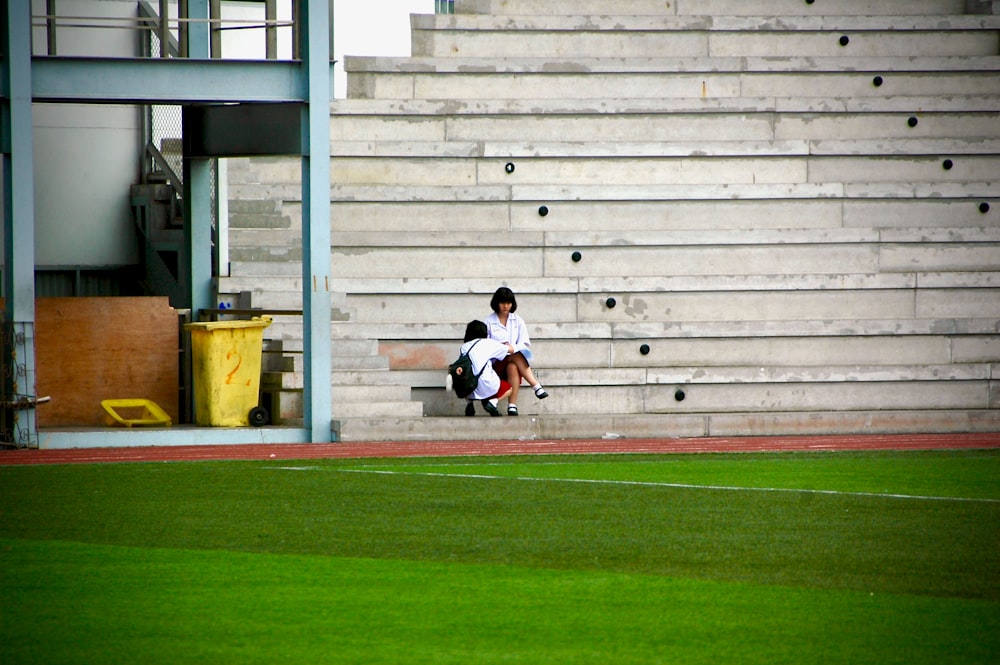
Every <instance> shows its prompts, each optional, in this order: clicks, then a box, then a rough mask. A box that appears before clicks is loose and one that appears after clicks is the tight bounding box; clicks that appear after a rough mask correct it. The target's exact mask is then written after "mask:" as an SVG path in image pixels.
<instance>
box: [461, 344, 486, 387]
mask: <svg viewBox="0 0 1000 665" xmlns="http://www.w3.org/2000/svg"><path fill="white" fill-rule="evenodd" d="M483 339H485V338H483V337H480V338H479V339H477V340H476V341H475V342H473V343H472V346H470V347H469V350H468V351H466V352H465V355H467V356H469V364H470V365H472V356H471V355H470V354H471V353H472V349H474V348H476V344H479V343H480V342H481V341H483ZM489 362H490V361H489V360H487V361H486V362H485V363H483V366H482V367H481V368H479V371H478V372H476V378H477V379H478V378H479V377H480V376H482V374H483V372H485V371H486V365H488V364H489ZM472 369H473V371H475V369H476V367H475V365H473V367H472Z"/></svg>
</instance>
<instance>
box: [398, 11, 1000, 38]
mask: <svg viewBox="0 0 1000 665" xmlns="http://www.w3.org/2000/svg"><path fill="white" fill-rule="evenodd" d="M609 9H611V11H605V12H601V14H588V15H579V14H576V15H566V14H563V15H537V14H535V15H521V16H513V15H510V14H507V15H502V16H495V15H488V14H487V15H472V14H414V15H411V17H410V27H411V28H413V29H414V30H435V31H442V32H446V31H454V30H463V31H482V32H488V31H505V32H506V31H526V32H565V31H573V32H675V31H683V32H703V31H704V32H713V31H719V32H737V31H738V32H799V31H808V32H825V31H856V32H882V31H890V30H891V31H896V32H901V31H908V30H919V31H921V32H951V31H956V30H963V31H964V30H997V29H1000V16H992V15H987V14H952V15H934V16H912V15H908V14H907V15H898V16H892V15H867V16H866V15H855V16H843V15H840V16H829V15H827V16H824V15H800V16H781V17H775V16H771V15H764V16H748V15H741V16H727V15H715V16H713V15H711V14H703V15H684V16H674V15H669V14H662V13H660V14H657V15H628V14H621V15H620V14H615V13H614V10H613V8H610V7H609Z"/></svg>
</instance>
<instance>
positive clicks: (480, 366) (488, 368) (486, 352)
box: [459, 321, 514, 416]
mask: <svg viewBox="0 0 1000 665" xmlns="http://www.w3.org/2000/svg"><path fill="white" fill-rule="evenodd" d="M464 339H465V341H464V343H463V344H462V348H461V349H460V350H459V354H463V353H467V354H469V360H470V361H472V371H473V372H474V373H476V374H478V375H479V383H478V384H477V385H476V389H475V390H473V391H472V394H470V395H469V396H468V397H466V399H467V400H469V403H468V404H466V405H465V415H467V416H474V415H476V411H475V407H474V404H475V400H477V399H478V400H481V402H482V405H483V409H485V410H486V412H487V413H488V414H490V415H491V416H499V415H500V411H499V410H497V402H498V401H499V400H502V399H503V398H505V397H507V395H509V394H510V391H511V387H510V384H509V383H507V381H505V380H504V379H502V378H501V377H500V376H499V375H498V374H497V372H496V370H495V369H493V365H494V363H495V362H498V361H501V360H503V359H504V358H506V357H508V356H509V355H510V354H511V353H513V351H514V347H512V346H511V345H510V344H504V343H502V342H498V341H496V340H493V339H487V331H486V324H485V323H483V322H482V321H470V322H469V323H468V325H466V326H465V338H464Z"/></svg>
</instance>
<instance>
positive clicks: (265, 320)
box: [184, 316, 271, 332]
mask: <svg viewBox="0 0 1000 665" xmlns="http://www.w3.org/2000/svg"><path fill="white" fill-rule="evenodd" d="M269 325H271V317H270V316H255V317H253V318H252V319H250V320H249V321H199V322H197V323H185V324H184V329H185V330H204V331H209V332H211V331H213V330H236V329H239V328H266V327H268V326H269Z"/></svg>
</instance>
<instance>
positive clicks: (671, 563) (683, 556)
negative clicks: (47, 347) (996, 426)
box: [0, 451, 1000, 665]
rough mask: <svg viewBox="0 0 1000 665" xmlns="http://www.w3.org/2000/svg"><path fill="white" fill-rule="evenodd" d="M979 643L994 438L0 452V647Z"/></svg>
mask: <svg viewBox="0 0 1000 665" xmlns="http://www.w3.org/2000/svg"><path fill="white" fill-rule="evenodd" d="M133 662H134V663H462V664H463V665H468V664H471V663H475V664H478V663H530V664H533V665H534V664H545V663H602V664H603V663H720V662H727V663H769V664H771V663H850V664H852V665H857V664H861V663H873V664H874V663H877V664H879V665H884V664H886V663H907V664H914V663H934V664H936V665H937V664H941V663H996V662H1000V451H963V452H920V453H887V452H864V453H797V454H779V453H768V454H732V455H718V454H717V455H676V456H674V455H664V456H653V455H617V456H616V455H607V456H552V457H510V458H448V459H402V460H386V459H367V460H309V461H302V462H287V461H277V462H275V461H271V462H194V463H192V462H188V463H144V464H104V465H56V466H11V467H0V663H5V664H8V663H10V664H14V663H45V664H52V663H133Z"/></svg>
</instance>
